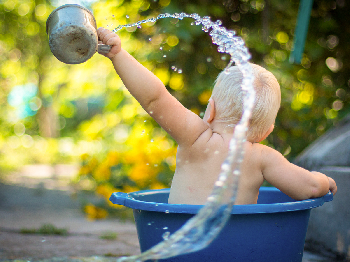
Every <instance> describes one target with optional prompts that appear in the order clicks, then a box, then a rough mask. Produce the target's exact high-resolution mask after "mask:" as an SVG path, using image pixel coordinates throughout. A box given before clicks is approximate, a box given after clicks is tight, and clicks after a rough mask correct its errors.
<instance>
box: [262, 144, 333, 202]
mask: <svg viewBox="0 0 350 262" xmlns="http://www.w3.org/2000/svg"><path fill="white" fill-rule="evenodd" d="M261 160H262V162H261V163H262V173H263V176H264V178H265V179H266V181H268V182H269V183H270V184H272V185H273V186H275V187H277V188H278V189H280V190H281V191H282V192H283V193H285V194H287V195H288V196H290V197H292V198H293V199H296V200H303V199H308V198H315V197H321V196H324V195H325V194H327V193H328V191H329V190H330V191H331V192H332V193H333V194H335V193H336V192H337V186H336V184H335V182H334V180H333V179H332V178H330V177H327V176H326V175H324V174H322V173H319V172H310V171H308V170H306V169H304V168H302V167H299V166H296V165H294V164H292V163H290V162H289V161H288V160H287V159H286V158H285V157H284V156H283V155H282V154H281V153H279V152H278V151H276V150H274V149H272V148H270V147H267V146H262V150H261Z"/></svg>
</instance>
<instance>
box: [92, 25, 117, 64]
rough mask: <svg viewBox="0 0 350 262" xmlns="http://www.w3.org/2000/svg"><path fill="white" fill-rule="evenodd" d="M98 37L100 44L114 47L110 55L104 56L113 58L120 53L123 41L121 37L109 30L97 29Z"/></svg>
mask: <svg viewBox="0 0 350 262" xmlns="http://www.w3.org/2000/svg"><path fill="white" fill-rule="evenodd" d="M97 35H98V40H99V41H100V43H102V44H105V45H110V46H112V48H111V50H110V51H109V53H107V54H106V53H103V55H104V56H107V57H108V58H113V57H114V56H115V55H116V54H118V53H119V52H120V50H121V41H120V38H119V36H117V35H116V34H115V33H113V32H112V31H110V30H108V29H105V28H103V27H100V28H99V29H97ZM100 54H102V53H100Z"/></svg>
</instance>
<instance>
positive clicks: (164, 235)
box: [162, 231, 170, 240]
mask: <svg viewBox="0 0 350 262" xmlns="http://www.w3.org/2000/svg"><path fill="white" fill-rule="evenodd" d="M169 236H170V232H169V231H167V232H164V234H163V235H162V238H163V239H164V240H168V238H169Z"/></svg>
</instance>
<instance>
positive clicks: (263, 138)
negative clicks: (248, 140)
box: [257, 124, 275, 143]
mask: <svg viewBox="0 0 350 262" xmlns="http://www.w3.org/2000/svg"><path fill="white" fill-rule="evenodd" d="M274 128H275V125H274V124H272V125H271V126H270V128H269V130H267V132H266V134H265V135H264V136H263V137H262V138H261V139H260V140H259V141H257V142H258V143H260V142H261V141H263V140H265V139H266V138H267V137H268V136H269V135H270V134H271V132H272V131H273V129H274Z"/></svg>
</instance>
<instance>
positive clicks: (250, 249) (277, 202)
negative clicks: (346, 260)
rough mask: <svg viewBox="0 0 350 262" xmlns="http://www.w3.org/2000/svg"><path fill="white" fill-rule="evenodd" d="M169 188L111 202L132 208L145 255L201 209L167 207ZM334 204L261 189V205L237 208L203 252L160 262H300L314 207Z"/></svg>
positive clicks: (329, 196) (123, 195) (115, 197)
mask: <svg viewBox="0 0 350 262" xmlns="http://www.w3.org/2000/svg"><path fill="white" fill-rule="evenodd" d="M168 196H169V189H162V190H147V191H138V192H133V193H129V194H126V193H113V194H112V196H111V197H110V201H111V202H112V203H114V204H118V205H123V206H126V207H130V208H132V209H133V212H134V218H135V223H136V227H137V234H138V238H139V242H140V247H141V252H144V251H146V250H148V249H149V248H151V247H152V246H154V245H155V244H157V243H159V242H160V241H162V240H163V238H162V236H163V234H164V233H165V232H167V231H169V232H170V233H173V232H175V231H176V230H178V229H179V228H180V227H181V226H182V225H183V224H184V223H185V222H186V221H187V220H188V219H190V218H191V217H193V216H194V215H195V214H196V213H197V212H198V211H199V209H200V208H201V207H202V206H196V205H174V204H167V202H168ZM331 200H333V195H332V194H331V193H328V194H327V195H325V196H323V197H320V198H315V199H307V200H303V201H295V200H293V199H292V198H290V197H288V196H287V195H285V194H284V193H282V192H281V191H280V190H278V189H276V188H271V187H262V188H261V189H260V194H259V199H258V204H256V205H237V206H234V208H233V211H232V215H231V217H230V219H229V221H228V222H227V224H226V226H225V227H224V228H223V230H222V231H221V232H220V234H219V235H218V237H217V238H216V239H215V240H214V241H213V242H212V243H211V244H210V245H209V246H208V247H207V248H205V249H203V250H200V251H198V252H195V253H190V254H186V255H181V256H177V257H173V258H170V259H166V260H160V261H179V262H180V261H181V262H184V261H191V262H194V261H200V262H204V261H211V262H212V261H220V262H222V261H240V262H245V261H249V262H250V261H258V262H263V261H266V262H278V261H282V262H287V261H288V262H292V261H293V262H296V261H302V256H303V250H304V243H305V236H306V231H307V226H308V222H309V216H310V211H311V209H312V208H315V207H318V206H321V205H323V203H324V202H328V201H331Z"/></svg>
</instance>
